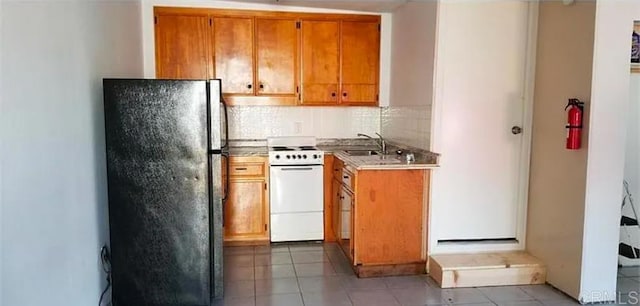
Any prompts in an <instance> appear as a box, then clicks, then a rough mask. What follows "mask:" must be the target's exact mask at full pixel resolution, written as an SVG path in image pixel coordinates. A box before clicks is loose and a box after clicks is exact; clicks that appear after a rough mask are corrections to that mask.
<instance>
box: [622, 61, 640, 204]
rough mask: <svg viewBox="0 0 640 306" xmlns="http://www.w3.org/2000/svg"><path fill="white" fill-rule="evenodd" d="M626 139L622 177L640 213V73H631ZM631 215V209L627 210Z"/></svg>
mask: <svg viewBox="0 0 640 306" xmlns="http://www.w3.org/2000/svg"><path fill="white" fill-rule="evenodd" d="M627 116H628V117H627V140H626V150H625V162H624V178H625V179H626V180H627V182H629V191H630V192H631V195H632V197H633V200H634V202H635V205H634V206H635V208H636V212H638V213H640V159H639V158H638V157H640V74H638V73H633V74H631V84H630V93H629V109H628V112H627ZM628 215H629V216H631V210H630V209H629V210H628Z"/></svg>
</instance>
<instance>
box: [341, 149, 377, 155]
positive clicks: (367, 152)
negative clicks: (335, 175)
mask: <svg viewBox="0 0 640 306" xmlns="http://www.w3.org/2000/svg"><path fill="white" fill-rule="evenodd" d="M345 152H347V154H349V155H351V156H373V155H378V152H376V151H373V150H347V151H345Z"/></svg>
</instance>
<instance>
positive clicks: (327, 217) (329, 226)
mask: <svg viewBox="0 0 640 306" xmlns="http://www.w3.org/2000/svg"><path fill="white" fill-rule="evenodd" d="M333 160H334V158H333V155H329V154H327V155H325V156H324V169H323V175H324V177H323V180H324V184H323V185H324V241H326V242H332V241H336V237H335V234H334V229H333V226H334V223H333V211H334V209H335V205H334V202H333Z"/></svg>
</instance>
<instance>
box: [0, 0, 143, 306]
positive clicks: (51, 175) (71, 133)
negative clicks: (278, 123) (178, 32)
mask: <svg viewBox="0 0 640 306" xmlns="http://www.w3.org/2000/svg"><path fill="white" fill-rule="evenodd" d="M1 3H2V4H1V7H2V12H1V15H0V16H1V17H0V18H1V22H2V28H1V35H2V38H1V39H2V40H1V44H2V54H1V57H0V63H1V65H2V67H1V68H2V69H1V70H0V76H1V82H0V84H1V86H2V88H3V91H2V112H1V113H0V138H1V139H2V147H1V148H0V165H1V167H2V168H1V170H2V173H1V175H2V177H3V180H2V182H1V185H0V200H1V202H2V219H1V220H0V224H1V228H2V233H1V235H2V236H1V239H0V241H2V246H3V249H2V254H1V257H0V265H2V267H3V270H2V274H1V275H0V277H1V278H2V287H0V305H7V306H9V305H21V306H31V305H33V306H40V305H78V306H86V305H96V304H97V303H98V298H99V296H100V293H101V291H102V289H103V286H104V285H105V283H104V275H103V272H102V269H101V267H100V265H99V262H100V261H99V250H100V247H101V246H102V245H103V244H104V243H106V242H107V241H108V220H107V194H106V166H105V156H104V155H105V148H104V146H105V144H104V123H103V113H102V112H103V104H102V86H101V84H102V83H101V82H102V81H101V79H102V78H103V77H108V76H113V77H115V76H127V77H141V76H142V71H143V70H142V48H141V44H140V40H141V35H140V5H139V2H137V1H81V0H77V1H46V0H42V1H2V2H1Z"/></svg>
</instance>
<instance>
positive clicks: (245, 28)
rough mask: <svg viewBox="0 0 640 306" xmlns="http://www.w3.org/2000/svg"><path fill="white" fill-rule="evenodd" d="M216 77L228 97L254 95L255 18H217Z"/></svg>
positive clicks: (215, 23)
mask: <svg viewBox="0 0 640 306" xmlns="http://www.w3.org/2000/svg"><path fill="white" fill-rule="evenodd" d="M213 40H214V41H213V44H214V63H215V77H216V78H218V79H222V92H223V93H225V94H236V95H253V93H254V84H253V75H254V72H253V70H254V62H253V18H251V17H246V18H244V17H214V18H213Z"/></svg>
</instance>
